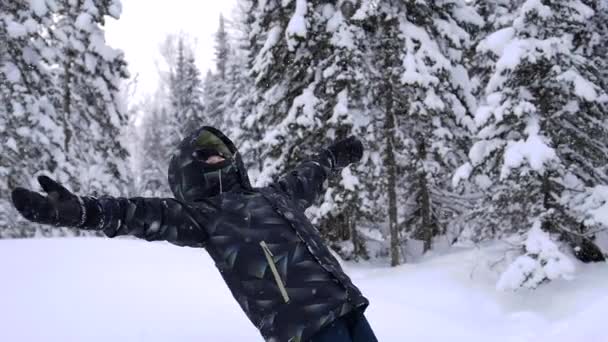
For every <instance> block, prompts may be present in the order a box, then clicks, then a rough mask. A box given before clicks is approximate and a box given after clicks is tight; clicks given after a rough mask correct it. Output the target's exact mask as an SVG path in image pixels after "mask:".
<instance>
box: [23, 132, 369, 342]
mask: <svg viewBox="0 0 608 342" xmlns="http://www.w3.org/2000/svg"><path fill="white" fill-rule="evenodd" d="M362 155H363V145H362V143H361V142H360V141H359V140H358V139H356V138H354V137H350V138H347V139H345V140H342V141H339V142H337V143H335V144H333V145H331V146H329V147H327V148H326V149H323V150H321V151H319V153H318V154H317V155H316V156H315V157H314V158H312V159H311V160H309V161H306V162H303V163H302V164H300V165H299V166H298V167H297V168H296V169H295V170H293V171H291V172H289V173H288V174H287V175H285V176H283V177H282V178H280V179H279V180H278V181H277V182H275V183H273V184H270V185H269V186H267V187H263V188H253V187H252V186H251V184H250V182H249V178H248V176H247V170H246V169H245V167H244V164H243V161H242V159H241V157H240V155H239V153H238V151H237V149H236V147H235V145H234V144H233V143H232V141H230V139H228V138H227V137H226V136H225V135H224V134H222V133H221V132H220V131H219V130H217V129H215V128H213V127H208V126H205V127H201V128H200V129H198V130H196V131H195V132H193V133H192V134H191V135H189V136H188V137H186V138H185V139H184V140H183V141H182V142H181V144H180V145H179V147H178V148H177V150H176V152H175V154H174V156H173V157H172V159H171V162H170V166H169V184H170V186H171V190H172V191H173V194H174V196H175V199H173V198H141V197H136V198H113V197H108V196H104V197H100V198H93V197H86V196H76V195H74V194H72V193H71V192H70V191H68V190H67V189H66V188H64V187H63V186H61V185H60V184H58V183H57V182H55V181H53V180H52V179H50V178H48V177H46V176H41V177H39V179H38V180H39V183H40V185H41V187H42V189H43V190H44V191H45V192H46V196H44V195H41V194H39V193H37V192H33V191H30V190H27V189H24V188H17V189H15V190H13V192H12V200H13V203H14V205H15V207H16V208H17V210H18V211H19V212H20V213H21V214H22V215H23V216H24V217H25V218H27V219H29V220H31V221H34V222H39V223H43V224H50V225H57V226H68V227H77V228H80V229H86V230H100V231H103V232H104V233H105V235H107V236H108V237H115V236H118V235H132V236H136V237H138V238H141V239H146V240H148V241H156V240H165V241H169V242H171V243H173V244H176V245H180V246H189V247H200V248H205V249H206V250H207V252H208V253H209V254H210V256H211V257H212V258H213V260H214V261H215V264H216V266H217V268H218V270H219V271H220V273H221V275H222V277H223V278H224V280H225V281H226V284H227V285H228V287H229V288H230V291H231V292H232V295H233V296H234V298H235V299H236V300H237V302H238V303H239V305H240V306H241V308H242V310H243V311H244V312H245V313H246V314H247V316H248V318H249V319H250V320H251V322H252V323H253V324H254V325H255V326H256V327H257V328H258V329H259V330H260V333H261V334H262V336H263V337H264V339H265V340H266V341H277V342H278V341H285V342H301V341H311V342H325V341H332V342H340V341H353V342H368V341H377V339H376V337H375V336H374V333H373V331H372V329H371V328H370V326H369V324H368V322H367V320H366V319H365V316H364V314H363V313H364V311H365V309H366V308H367V306H368V305H369V301H368V300H367V299H366V298H365V297H364V296H363V295H362V294H361V292H360V291H359V289H358V288H357V287H356V286H355V285H354V284H353V283H352V282H351V280H350V278H349V277H348V276H347V275H346V274H345V273H344V271H343V270H342V268H341V266H340V264H339V263H338V261H337V260H336V259H335V258H334V257H333V256H332V254H331V253H330V251H329V249H328V248H327V246H326V245H325V243H324V241H323V239H322V238H321V236H320V235H319V232H318V231H317V229H316V228H315V227H314V226H313V225H312V224H311V223H310V221H309V220H308V219H307V217H306V216H305V215H304V210H305V209H306V208H308V207H309V206H310V205H312V204H313V202H314V201H315V199H317V198H318V197H320V195H322V193H323V191H324V183H325V181H326V180H327V178H328V177H329V176H330V174H331V173H332V172H333V171H337V170H339V169H341V168H344V167H346V166H348V165H349V164H350V163H354V162H357V161H359V160H360V159H361V157H362Z"/></svg>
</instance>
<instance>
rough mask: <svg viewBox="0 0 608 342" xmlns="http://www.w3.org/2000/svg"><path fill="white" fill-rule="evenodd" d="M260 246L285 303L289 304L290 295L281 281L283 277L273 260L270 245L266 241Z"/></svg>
mask: <svg viewBox="0 0 608 342" xmlns="http://www.w3.org/2000/svg"><path fill="white" fill-rule="evenodd" d="M260 246H262V250H263V251H264V255H265V256H266V260H267V261H268V265H269V266H270V270H271V271H272V275H273V276H274V281H275V282H276V283H277V286H278V287H279V291H281V295H282V296H283V300H284V301H285V303H289V295H288V294H287V290H286V289H285V284H284V283H283V279H281V276H280V275H279V271H278V270H277V265H275V263H274V260H273V259H272V257H273V255H272V252H271V251H270V248H268V245H267V244H266V242H265V241H261V242H260Z"/></svg>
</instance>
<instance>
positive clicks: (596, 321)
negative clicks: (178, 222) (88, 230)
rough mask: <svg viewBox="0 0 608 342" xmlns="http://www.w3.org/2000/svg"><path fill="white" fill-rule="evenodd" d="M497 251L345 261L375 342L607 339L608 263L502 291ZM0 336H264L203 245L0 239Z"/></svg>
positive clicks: (191, 338)
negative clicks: (388, 262) (364, 301)
mask: <svg viewBox="0 0 608 342" xmlns="http://www.w3.org/2000/svg"><path fill="white" fill-rule="evenodd" d="M493 254H496V255H497V253H496V246H493V247H486V248H481V249H471V250H452V251H451V252H449V253H447V254H444V255H441V256H434V257H427V258H425V259H424V260H422V261H419V262H417V263H415V264H408V265H404V266H401V267H399V268H397V269H390V268H388V267H384V266H378V265H375V266H372V265H369V264H368V265H347V269H348V272H349V274H350V275H351V276H352V278H353V279H354V280H355V283H356V284H358V286H359V287H360V288H361V289H362V290H363V292H364V293H365V294H366V295H367V296H368V297H369V298H370V299H371V303H372V304H371V306H370V308H369V311H368V317H369V320H370V322H371V324H372V326H373V327H374V329H375V331H376V333H377V335H378V338H379V340H380V341H382V342H385V341H466V342H476V341H480V342H481V341H483V342H487V341H509V342H515V341H534V342H538V341H552V342H555V341H587V342H594V341H599V342H601V341H608V329H607V328H606V327H605V326H604V324H605V323H604V322H605V321H606V320H607V319H608V266H606V265H577V270H576V273H575V279H574V280H571V281H568V280H558V281H555V282H553V283H551V284H547V285H545V286H542V287H541V288H540V289H538V290H536V291H520V292H516V293H513V292H507V293H505V292H498V291H496V290H495V283H496V279H497V275H496V274H494V272H492V271H491V270H490V268H489V267H488V266H487V264H488V261H483V262H482V261H481V260H491V259H492V256H493ZM0 293H1V295H0V298H1V300H0V341H11V342H13V341H62V342H64V341H66V342H67V341H129V342H131V341H261V340H262V339H261V338H260V337H259V335H258V333H257V331H256V330H255V329H254V328H253V327H252V326H251V324H250V323H249V322H248V321H247V319H246V317H245V316H244V314H243V313H242V312H241V311H240V309H239V308H238V306H237V304H236V302H235V301H234V300H233V299H232V297H231V295H230V293H229V291H228V289H227V288H226V286H225V285H224V284H223V282H222V280H221V278H220V276H219V273H218V272H217V271H216V270H215V268H214V266H213V263H212V261H211V259H210V258H209V257H208V256H207V255H206V253H205V252H204V251H202V250H197V249H189V248H180V247H174V246H171V245H169V244H165V243H147V242H142V241H134V240H118V239H115V240H109V239H94V238H82V239H57V240H13V241H0Z"/></svg>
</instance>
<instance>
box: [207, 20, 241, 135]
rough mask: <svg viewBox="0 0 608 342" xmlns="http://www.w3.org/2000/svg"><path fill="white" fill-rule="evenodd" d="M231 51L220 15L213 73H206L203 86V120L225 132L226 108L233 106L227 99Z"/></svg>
mask: <svg viewBox="0 0 608 342" xmlns="http://www.w3.org/2000/svg"><path fill="white" fill-rule="evenodd" d="M231 57H232V49H231V46H230V36H229V34H228V31H227V28H226V21H225V19H224V16H223V15H220V21H219V27H218V30H217V32H216V34H215V68H216V71H215V73H214V72H212V71H211V70H208V71H207V75H206V76H205V80H204V84H203V88H204V90H203V98H204V103H205V119H206V121H207V124H208V125H211V126H214V127H217V128H219V129H220V130H224V131H225V130H227V129H228V128H229V126H230V120H229V118H230V115H229V113H227V110H228V107H227V106H234V103H232V104H231V103H228V102H227V98H228V96H229V94H230V89H229V84H228V73H229V72H230V70H228V68H229V67H230V60H229V59H230V58H231ZM232 76H234V75H232Z"/></svg>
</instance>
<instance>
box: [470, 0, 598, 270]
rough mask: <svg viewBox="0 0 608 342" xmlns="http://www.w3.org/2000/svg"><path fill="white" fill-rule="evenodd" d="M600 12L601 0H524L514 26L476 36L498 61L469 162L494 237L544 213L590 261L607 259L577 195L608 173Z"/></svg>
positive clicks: (549, 226)
mask: <svg viewBox="0 0 608 342" xmlns="http://www.w3.org/2000/svg"><path fill="white" fill-rule="evenodd" d="M597 10H598V2H597V1H580V0H563V1H541V0H527V1H523V2H522V4H521V6H519V8H518V9H517V11H516V12H515V16H514V18H513V19H512V20H511V23H510V25H505V27H504V28H502V29H500V30H498V31H496V32H495V33H493V34H491V35H489V36H488V37H487V38H485V39H484V40H482V41H481V42H480V43H479V45H478V47H477V50H478V52H480V53H490V54H494V59H495V61H496V62H495V64H494V66H493V67H491V68H488V69H486V70H490V71H491V73H490V74H489V77H487V76H483V77H481V78H480V79H482V80H484V79H487V81H486V82H485V84H483V85H482V86H483V88H484V91H483V96H482V100H481V103H480V106H479V108H478V110H477V112H476V114H475V122H476V124H477V126H478V127H479V131H478V133H477V137H476V142H475V144H474V145H473V147H472V149H471V151H470V153H469V159H470V161H471V164H470V165H465V167H464V169H468V170H470V169H473V174H475V175H478V176H481V177H483V178H482V179H485V183H486V184H485V188H486V192H487V194H488V200H487V202H486V206H485V207H484V211H483V213H482V216H483V218H484V220H485V222H487V223H488V224H489V225H490V226H491V227H495V230H494V231H492V232H491V233H492V235H494V236H495V237H500V236H504V235H508V234H514V233H525V232H527V231H528V230H529V229H530V228H531V227H532V225H533V223H534V222H536V221H537V220H540V222H542V229H543V230H544V231H545V232H548V233H554V234H556V235H558V236H560V237H561V238H562V239H564V240H565V241H567V242H569V243H570V245H571V246H572V247H573V248H574V251H575V253H576V255H577V257H578V258H580V259H581V260H584V261H596V260H603V259H604V258H603V256H602V254H601V252H600V251H599V250H598V249H597V247H596V246H595V245H594V243H593V241H592V239H593V233H592V232H593V230H590V227H587V226H585V224H584V220H585V217H584V216H583V215H581V214H577V211H576V210H573V202H572V196H571V194H572V192H580V191H583V192H585V191H586V189H589V188H592V187H594V186H596V185H598V184H606V180H607V179H606V176H607V174H606V164H607V152H608V146H607V145H606V144H607V143H608V139H606V137H608V131H607V126H606V125H605V122H606V114H607V112H606V101H607V100H608V98H607V95H606V89H605V88H602V86H601V83H600V80H599V77H598V75H599V70H597V67H596V64H595V63H594V62H593V61H594V59H595V60H597V58H598V57H597V56H594V55H593V54H594V51H598V49H592V48H589V46H590V45H589V44H590V42H592V40H591V39H590V38H591V37H592V36H593V34H594V32H591V31H590V27H592V26H590V25H587V23H588V22H589V21H590V20H593V18H594V16H595V15H597Z"/></svg>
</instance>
